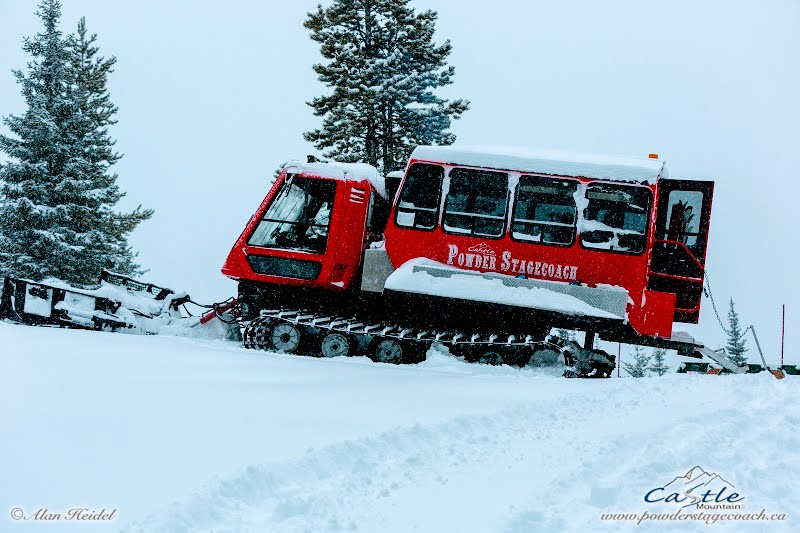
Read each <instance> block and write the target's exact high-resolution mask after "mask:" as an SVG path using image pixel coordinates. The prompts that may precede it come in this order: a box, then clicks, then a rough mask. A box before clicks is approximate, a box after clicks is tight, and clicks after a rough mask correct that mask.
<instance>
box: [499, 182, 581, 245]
mask: <svg viewBox="0 0 800 533" xmlns="http://www.w3.org/2000/svg"><path fill="white" fill-rule="evenodd" d="M578 185H579V183H578V182H577V181H572V180H556V179H552V178H544V177H541V176H520V178H519V185H517V192H516V195H515V200H514V216H513V218H512V219H511V236H512V237H513V238H514V239H517V240H520V241H529V242H539V243H542V244H553V245H558V246H569V245H571V244H572V243H573V242H575V231H576V221H577V213H578V208H577V205H576V203H575V192H576V191H577V190H578Z"/></svg>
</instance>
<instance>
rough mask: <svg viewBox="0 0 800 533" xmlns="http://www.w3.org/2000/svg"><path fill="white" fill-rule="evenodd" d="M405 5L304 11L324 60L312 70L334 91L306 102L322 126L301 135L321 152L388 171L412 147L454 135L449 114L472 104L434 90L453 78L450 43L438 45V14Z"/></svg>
mask: <svg viewBox="0 0 800 533" xmlns="http://www.w3.org/2000/svg"><path fill="white" fill-rule="evenodd" d="M408 4H409V0H334V1H333V2H332V3H331V5H330V6H328V7H327V8H324V9H323V8H322V6H318V8H317V10H316V11H315V12H313V13H309V14H308V18H307V19H306V21H305V27H306V28H308V29H309V30H310V31H311V38H312V39H313V40H314V41H316V42H318V43H319V44H320V51H321V53H322V56H323V57H324V58H325V62H323V63H319V64H316V65H314V71H315V72H316V73H317V74H318V75H319V80H320V81H322V82H323V83H325V84H326V85H327V86H329V87H330V88H331V90H330V93H329V94H327V95H324V96H320V97H317V98H314V99H313V100H312V101H311V102H309V105H310V106H311V107H313V108H314V114H315V115H316V116H319V117H322V127H321V128H320V129H316V130H314V131H310V132H306V133H305V138H306V140H308V141H310V142H312V143H314V145H315V146H316V147H317V148H318V149H320V150H323V151H324V152H323V153H324V156H325V157H331V158H336V159H339V160H341V161H349V162H355V161H362V162H366V163H370V164H372V165H374V166H376V167H378V169H379V170H381V171H383V172H389V171H392V170H397V169H400V168H403V166H404V165H405V162H406V161H407V158H408V155H409V154H410V152H411V150H413V149H414V147H416V146H417V145H420V144H439V145H442V144H452V143H453V141H454V140H455V135H454V134H453V133H451V132H450V131H448V130H449V128H450V124H451V120H452V119H457V118H459V117H460V116H461V114H462V113H463V112H464V111H466V110H467V109H468V108H469V102H468V101H466V100H461V99H458V100H452V101H448V100H446V99H443V98H440V97H438V96H436V95H435V94H434V89H436V88H438V87H442V86H445V85H449V84H451V83H452V78H453V74H454V72H455V71H454V68H453V67H452V66H448V65H447V61H446V60H447V57H448V55H449V54H450V51H451V45H450V42H449V41H445V42H444V43H443V44H441V45H439V46H436V45H435V44H434V42H433V36H434V31H435V25H436V18H437V15H436V13H435V12H434V11H431V10H428V11H424V12H421V13H418V14H417V13H415V12H414V10H413V9H412V8H411V7H409V6H408Z"/></svg>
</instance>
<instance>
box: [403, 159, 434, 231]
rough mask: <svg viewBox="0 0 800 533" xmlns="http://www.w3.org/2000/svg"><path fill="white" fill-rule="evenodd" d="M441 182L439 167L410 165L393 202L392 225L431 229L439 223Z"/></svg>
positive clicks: (421, 164)
mask: <svg viewBox="0 0 800 533" xmlns="http://www.w3.org/2000/svg"><path fill="white" fill-rule="evenodd" d="M443 179H444V168H442V167H440V166H439V165H428V164H425V163H415V164H413V165H411V168H409V169H408V175H407V176H406V179H405V182H404V183H403V190H402V191H400V198H399V199H398V201H397V211H396V214H395V223H396V224H397V225H398V226H400V227H403V228H414V229H422V230H432V229H434V228H435V227H436V224H437V223H438V222H439V201H440V199H441V194H442V180H443Z"/></svg>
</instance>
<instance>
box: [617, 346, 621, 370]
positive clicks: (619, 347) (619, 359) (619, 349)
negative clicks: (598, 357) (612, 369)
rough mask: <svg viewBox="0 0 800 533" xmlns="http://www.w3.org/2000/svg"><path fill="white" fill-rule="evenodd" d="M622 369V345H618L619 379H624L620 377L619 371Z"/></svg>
mask: <svg viewBox="0 0 800 533" xmlns="http://www.w3.org/2000/svg"><path fill="white" fill-rule="evenodd" d="M621 367H622V344H621V343H619V342H618V343H617V377H618V378H619V377H622V376H620V375H619V369H620V368H621Z"/></svg>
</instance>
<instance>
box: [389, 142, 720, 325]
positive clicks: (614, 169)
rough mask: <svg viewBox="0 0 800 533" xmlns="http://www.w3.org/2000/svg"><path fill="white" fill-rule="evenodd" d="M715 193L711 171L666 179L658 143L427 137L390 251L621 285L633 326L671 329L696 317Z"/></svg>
mask: <svg viewBox="0 0 800 533" xmlns="http://www.w3.org/2000/svg"><path fill="white" fill-rule="evenodd" d="M712 194H713V182H708V181H688V180H671V179H668V175H667V169H666V165H665V162H664V161H663V160H661V159H658V158H657V156H655V154H653V157H651V158H641V159H637V158H620V157H607V156H589V155H576V154H571V153H563V152H553V151H531V150H516V149H507V148H484V147H480V148H469V147H449V146H448V147H429V146H421V147H418V148H417V149H415V150H414V152H413V154H412V155H411V160H410V162H409V164H408V166H407V168H406V172H405V176H404V179H403V181H402V184H401V187H400V190H399V192H398V194H397V196H396V198H395V202H394V207H393V210H392V212H391V215H390V217H389V221H388V224H387V227H386V231H385V237H386V250H387V252H388V256H389V258H390V260H391V263H392V266H393V267H394V268H399V267H401V265H403V264H405V263H406V262H407V261H409V260H412V259H415V258H419V257H424V258H428V259H430V260H433V261H436V262H438V263H441V264H443V265H445V266H447V267H453V268H458V269H464V270H472V271H477V272H484V273H499V274H504V275H508V276H511V277H515V278H524V279H531V280H545V281H550V282H560V283H563V284H569V285H571V286H581V287H588V288H609V287H616V288H623V289H624V290H625V291H626V292H627V297H628V305H627V310H626V314H627V317H626V319H627V321H628V322H629V323H630V325H631V326H632V327H633V329H634V330H635V331H636V332H637V333H638V334H640V335H647V336H659V337H664V338H669V337H670V336H671V334H672V322H673V320H675V321H679V322H691V323H696V322H697V321H698V317H699V309H700V297H701V294H702V286H703V272H704V269H703V265H704V263H705V255H706V244H707V239H708V226H709V218H710V212H711V200H712ZM551 287H556V288H559V286H557V285H551ZM605 338H608V336H606V337H605Z"/></svg>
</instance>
